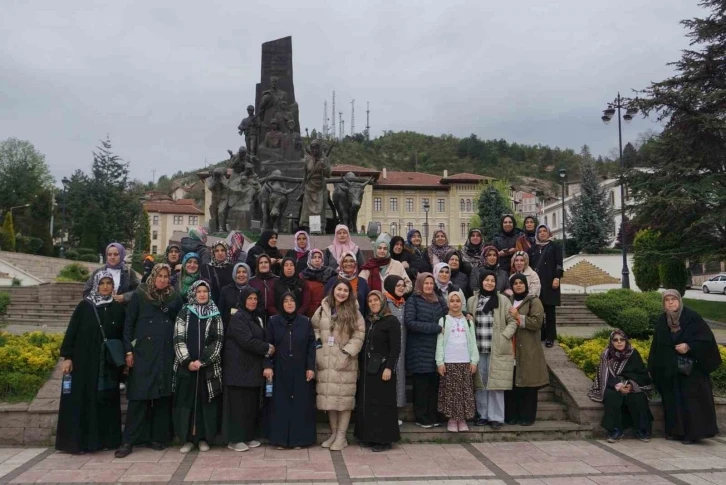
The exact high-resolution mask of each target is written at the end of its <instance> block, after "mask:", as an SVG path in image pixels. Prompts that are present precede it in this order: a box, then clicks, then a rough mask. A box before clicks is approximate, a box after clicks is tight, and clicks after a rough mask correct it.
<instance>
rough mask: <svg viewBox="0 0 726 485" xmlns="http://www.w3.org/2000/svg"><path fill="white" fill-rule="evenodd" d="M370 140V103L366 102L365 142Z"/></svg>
mask: <svg viewBox="0 0 726 485" xmlns="http://www.w3.org/2000/svg"><path fill="white" fill-rule="evenodd" d="M370 139H371V103H369V102H366V140H370Z"/></svg>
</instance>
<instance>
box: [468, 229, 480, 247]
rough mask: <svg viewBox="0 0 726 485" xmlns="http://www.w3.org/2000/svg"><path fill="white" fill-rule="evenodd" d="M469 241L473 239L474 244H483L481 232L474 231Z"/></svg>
mask: <svg viewBox="0 0 726 485" xmlns="http://www.w3.org/2000/svg"><path fill="white" fill-rule="evenodd" d="M469 241H471V243H472V244H473V245H474V246H476V245H477V244H481V234H479V233H478V232H472V233H471V237H470V238H469Z"/></svg>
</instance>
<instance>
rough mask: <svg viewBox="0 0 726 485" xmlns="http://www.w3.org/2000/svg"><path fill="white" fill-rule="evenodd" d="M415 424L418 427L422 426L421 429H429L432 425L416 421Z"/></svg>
mask: <svg viewBox="0 0 726 485" xmlns="http://www.w3.org/2000/svg"><path fill="white" fill-rule="evenodd" d="M416 426H418V427H419V428H423V429H431V428H433V427H434V425H433V424H423V423H418V422H417V423H416Z"/></svg>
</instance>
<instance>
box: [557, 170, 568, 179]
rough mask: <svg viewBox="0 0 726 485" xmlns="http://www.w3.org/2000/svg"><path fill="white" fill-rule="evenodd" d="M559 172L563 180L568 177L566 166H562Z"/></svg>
mask: <svg viewBox="0 0 726 485" xmlns="http://www.w3.org/2000/svg"><path fill="white" fill-rule="evenodd" d="M559 173H560V178H561V179H562V180H565V178H566V177H567V170H565V169H564V168H561V169H560V170H559Z"/></svg>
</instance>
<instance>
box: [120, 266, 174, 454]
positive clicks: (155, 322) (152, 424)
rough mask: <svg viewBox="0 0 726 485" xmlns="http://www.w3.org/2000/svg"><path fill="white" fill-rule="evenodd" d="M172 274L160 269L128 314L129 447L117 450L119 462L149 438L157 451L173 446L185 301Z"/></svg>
mask: <svg viewBox="0 0 726 485" xmlns="http://www.w3.org/2000/svg"><path fill="white" fill-rule="evenodd" d="M170 273H171V269H170V268H169V266H167V265H165V264H157V265H156V266H154V269H153V270H151V275H150V276H149V279H148V280H146V284H145V285H142V286H140V287H139V288H138V289H137V290H136V291H135V292H134V294H133V295H132V297H131V301H130V302H129V306H128V309H127V310H126V322H125V324H124V338H123V340H124V349H125V350H126V365H127V366H128V367H129V377H128V381H127V383H126V396H127V398H128V400H129V405H128V408H127V411H126V426H125V427H124V434H123V443H122V444H121V447H120V448H119V449H118V450H116V453H115V456H116V458H124V457H126V456H128V455H129V454H130V453H131V452H132V451H133V445H134V444H136V443H138V442H141V441H143V440H145V439H146V438H148V440H149V441H150V444H151V448H152V449H154V450H163V449H164V448H166V446H167V444H168V443H169V441H170V440H171V428H172V427H171V396H172V391H171V381H172V370H173V368H174V345H173V343H172V339H173V337H174V321H175V320H176V315H177V313H178V312H179V310H180V309H181V306H182V301H181V298H180V297H179V295H177V293H176V292H175V291H174V288H172V287H171V286H169V274H170ZM147 435H148V436H147Z"/></svg>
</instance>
